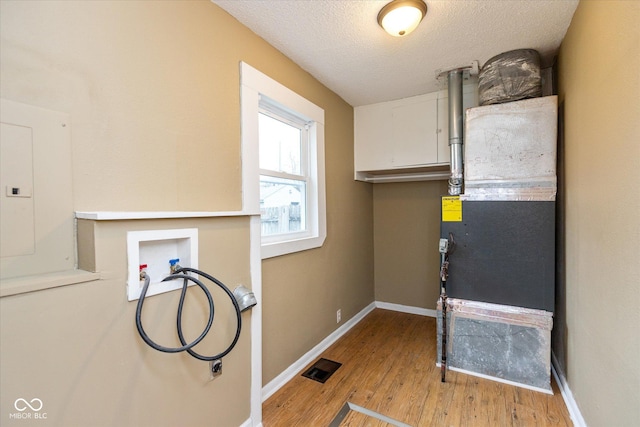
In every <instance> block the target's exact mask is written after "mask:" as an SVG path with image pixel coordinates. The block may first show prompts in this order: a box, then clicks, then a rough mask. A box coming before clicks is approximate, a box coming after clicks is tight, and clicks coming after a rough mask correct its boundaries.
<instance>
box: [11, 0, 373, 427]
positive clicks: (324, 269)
mask: <svg viewBox="0 0 640 427" xmlns="http://www.w3.org/2000/svg"><path fill="white" fill-rule="evenodd" d="M0 19H1V22H0V30H1V36H2V38H1V49H0V55H1V70H0V85H1V86H0V88H1V93H2V97H5V98H8V99H12V100H15V101H18V102H23V103H26V104H31V105H36V106H40V107H44V108H47V109H52V110H57V111H63V112H68V113H69V114H70V116H71V121H72V123H71V126H72V152H73V159H72V160H73V191H74V209H75V210H78V211H85V210H88V211H91V210H96V211H99V210H109V211H119V210H125V211H137V210H150V211H153V210H181V211H188V210H207V211H214V210H222V211H232V210H239V209H240V208H241V170H240V167H241V159H240V112H239V71H238V70H239V62H240V61H245V62H247V63H249V64H250V65H252V66H253V67H255V68H257V69H258V70H260V71H262V72H264V73H265V74H267V75H269V76H270V77H272V78H274V79H275V80H277V81H279V82H280V83H282V84H284V85H285V86H287V87H289V88H290V89H292V90H294V91H296V92H298V93H299V94H300V95H302V96H304V97H306V98H307V99H309V100H310V101H312V102H314V103H315V104H317V105H319V106H320V107H322V108H324V109H325V151H326V165H327V170H326V175H327V183H326V187H327V210H328V211H327V220H328V236H327V240H326V243H325V245H324V247H322V248H320V249H315V250H310V251H305V252H303V253H300V254H295V255H288V256H283V257H279V258H275V259H270V260H268V261H265V262H264V272H263V279H264V280H263V301H261V302H260V303H261V304H262V308H263V316H264V328H263V340H264V366H265V379H266V380H268V379H270V378H272V377H274V376H275V375H277V374H278V373H279V372H280V371H282V370H283V369H285V368H287V367H288V366H289V365H290V364H291V363H292V362H293V361H295V360H296V359H298V358H299V357H300V356H301V355H302V354H304V353H305V352H306V351H308V349H309V348H311V347H313V346H314V345H315V344H317V343H318V342H319V341H320V340H322V339H323V338H325V337H326V336H327V335H328V334H329V333H330V332H332V331H333V330H335V328H336V327H337V326H339V325H337V324H336V322H335V312H336V310H337V309H341V310H342V317H343V321H345V320H347V319H349V318H350V317H351V316H353V315H354V314H355V313H357V312H358V311H360V310H361V309H362V308H364V307H365V306H366V305H367V304H369V303H371V302H372V301H373V231H372V230H373V218H372V188H371V185H369V184H363V183H356V182H354V181H353V109H352V108H351V106H349V105H348V104H347V103H345V102H344V101H343V100H342V99H340V98H339V97H338V96H337V95H335V94H334V93H332V92H331V91H329V90H328V89H327V88H325V87H324V86H323V85H321V84H320V83H319V82H317V81H316V80H315V79H314V78H313V77H311V76H310V75H309V74H308V73H306V72H304V71H303V70H302V69H300V68H299V67H298V66H297V65H296V64H294V63H293V62H291V61H290V60H289V59H288V58H286V57H285V56H283V55H282V54H281V53H279V52H278V51H276V50H275V49H274V48H273V47H271V46H269V45H268V44H267V43H265V42H264V40H262V39H261V38H259V37H257V36H256V35H255V34H253V33H252V32H250V31H249V30H248V29H247V28H245V27H244V26H242V25H240V24H239V23H238V22H237V21H236V20H235V19H234V18H232V17H231V16H229V15H228V14H226V13H225V12H224V11H222V10H221V9H219V8H218V7H217V6H215V5H214V4H212V3H211V2H209V1H206V0H205V1H163V2H148V1H129V2H121V1H100V2H95V1H92V2H86V1H84V2H71V1H44V2H35V1H29V2H24V1H4V0H3V1H2V2H0ZM185 225H188V226H191V227H193V226H195V227H198V228H199V229H200V230H201V237H200V267H202V268H203V269H205V270H210V272H211V273H212V274H214V275H215V276H217V277H218V278H219V279H221V280H222V281H223V282H225V283H227V284H228V285H229V286H233V285H235V284H236V283H240V282H244V283H247V282H248V281H249V266H248V259H249V251H248V238H249V237H248V229H249V226H248V220H247V219H246V218H236V219H233V218H219V219H211V220H205V219H200V220H170V221H146V220H143V221H122V222H118V221H116V222H112V221H107V222H100V223H98V224H97V225H96V226H95V228H94V227H93V225H87V224H84V226H83V227H82V230H83V231H84V232H85V233H86V232H87V230H89V231H91V230H93V231H94V232H95V245H96V252H95V253H94V254H85V255H87V256H86V257H84V258H83V259H86V260H89V261H90V263H93V262H94V261H95V264H96V265H97V267H98V270H101V273H102V275H103V279H102V280H100V281H97V282H92V283H87V284H83V285H74V286H68V287H62V288H56V289H51V290H46V291H41V292H35V293H30V294H23V295H17V296H10V297H5V298H2V300H1V301H0V304H1V311H0V314H1V316H2V322H1V325H0V327H1V328H2V329H1V340H2V342H1V346H0V347H1V351H2V376H1V378H0V381H1V386H2V389H1V392H0V395H1V396H2V402H1V403H0V404H1V406H0V408H1V410H2V420H1V421H0V422H1V423H2V424H3V425H5V423H8V421H7V418H6V417H7V414H8V413H9V412H10V411H12V410H13V409H12V407H13V402H14V401H15V399H17V398H19V397H23V396H24V397H25V398H28V397H38V398H41V399H42V400H43V402H44V404H45V405H46V407H47V414H48V418H47V420H46V421H44V420H42V423H40V424H39V425H205V424H209V425H210V424H211V423H213V424H214V425H224V426H234V425H239V424H240V423H242V422H244V421H245V420H246V419H248V418H249V398H250V395H249V375H250V366H249V364H250V360H249V359H250V357H249V354H250V332H251V331H250V330H249V321H248V320H249V318H250V317H249V316H250V315H249V314H244V315H243V316H244V319H245V320H246V322H245V326H244V329H243V335H242V338H241V342H240V343H239V344H238V347H237V348H236V349H235V350H234V351H233V353H232V354H230V355H229V356H227V357H226V358H225V368H224V374H223V376H222V377H220V378H219V379H217V380H215V381H213V382H209V381H208V379H207V378H208V377H207V376H206V368H205V366H204V365H206V364H204V362H199V361H196V360H195V359H192V358H190V357H189V356H187V355H170V354H164V353H159V352H156V351H153V350H151V349H150V348H147V347H146V346H145V345H144V344H143V343H142V342H141V340H140V338H139V337H138V336H137V335H136V334H137V332H136V331H135V328H134V317H133V311H134V309H135V304H134V303H129V302H127V301H126V298H125V271H126V267H127V262H126V251H125V249H124V246H123V245H124V236H125V232H126V231H127V230H131V229H136V230H137V229H146V228H179V227H182V226H185ZM90 241H91V239H88V240H87V242H90ZM229 242H234V244H232V245H231V246H230V248H229V249H228V250H227V243H229ZM81 250H85V249H84V247H83V248H82V249H81ZM248 284H249V283H248ZM175 298H176V296H175V295H169V294H167V295H165V296H157V297H153V298H152V299H151V300H150V301H149V306H148V308H149V312H148V316H149V317H150V318H151V319H153V320H156V319H157V320H158V326H157V327H158V328H160V327H161V326H163V325H166V326H167V328H166V329H167V331H166V332H163V333H162V335H160V334H161V333H160V332H158V334H159V335H158V339H159V340H162V339H163V338H167V339H171V338H172V337H173V336H174V335H172V332H169V331H170V330H171V328H170V327H169V326H168V324H169V323H171V322H170V321H169V320H167V319H170V318H172V317H173V316H175V311H174V310H175V308H174V306H173V303H175ZM223 319H224V317H223ZM227 320H228V319H227ZM165 322H168V323H165ZM189 324H190V325H195V324H199V322H198V319H193V320H192V321H190V322H189ZM154 325H155V324H154ZM232 326H233V322H232V321H222V322H221V323H220V324H218V326H217V327H218V328H220V329H219V330H220V331H222V330H225V331H226V330H227V329H229V328H232ZM150 327H151V326H150ZM214 328H215V326H214ZM163 330H165V329H163ZM224 333H226V332H224ZM220 334H223V332H220ZM174 339H175V338H174ZM212 345H213V344H212ZM206 350H207V349H206V348H205V349H204V350H203V352H205V351H206ZM209 350H211V349H209ZM16 423H18V421H16Z"/></svg>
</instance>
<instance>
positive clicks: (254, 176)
mask: <svg viewBox="0 0 640 427" xmlns="http://www.w3.org/2000/svg"><path fill="white" fill-rule="evenodd" d="M241 73H242V75H241V78H242V95H241V102H242V134H243V168H249V170H248V171H245V172H244V173H243V176H244V178H243V179H246V180H249V181H251V182H252V183H253V182H255V186H252V185H248V186H247V187H248V188H254V189H256V190H254V191H253V192H250V194H248V195H246V196H245V201H244V203H246V204H249V205H252V206H255V205H254V203H256V202H257V203H259V212H260V219H261V230H262V233H261V237H262V258H270V257H274V256H278V255H284V254H288V253H292V252H298V251H302V250H306V249H312V248H316V247H320V246H322V244H323V242H324V239H325V237H326V213H325V191H324V111H323V110H322V109H321V108H319V107H317V106H316V105H314V104H313V103H311V102H310V101H308V100H306V99H305V98H303V97H301V96H300V95H298V94H296V93H295V92H293V91H291V90H289V89H288V88H286V87H284V86H282V85H281V84H279V83H278V82H276V81H274V80H272V79H270V78H269V77H267V76H266V75H264V74H262V73H260V72H259V71H257V70H255V69H254V68H252V67H250V66H249V65H247V64H245V63H242V64H241ZM245 157H249V158H245ZM253 169H255V170H253ZM258 187H259V188H258ZM247 198H248V199H249V200H247ZM256 199H257V200H256Z"/></svg>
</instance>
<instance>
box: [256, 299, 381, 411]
mask: <svg viewBox="0 0 640 427" xmlns="http://www.w3.org/2000/svg"><path fill="white" fill-rule="evenodd" d="M374 308H376V304H375V303H371V304H369V305H368V306H366V307H365V308H364V309H362V310H361V311H360V312H359V313H358V314H356V315H355V316H353V317H352V318H351V319H349V320H348V321H346V322H345V323H344V324H343V325H342V326H340V327H339V328H338V329H336V330H335V331H333V333H331V335H329V336H328V337H326V338H325V339H323V340H322V341H321V342H320V343H319V344H318V345H316V346H315V347H313V348H312V349H311V350H309V351H308V352H307V353H306V354H304V355H303V356H302V357H301V358H300V359H298V360H297V361H295V362H294V363H293V364H292V365H291V366H289V367H288V368H287V369H285V370H284V371H283V372H282V373H281V374H280V375H278V376H277V377H275V378H274V379H273V380H271V381H269V383H268V384H267V385H265V386H264V387H262V401H263V402H264V401H265V400H267V399H268V398H269V397H271V395H273V393H275V392H276V391H278V390H279V389H280V388H281V387H282V386H284V385H285V384H286V383H287V382H289V381H290V380H291V379H292V378H293V377H295V376H296V375H297V374H298V372H300V371H301V370H302V369H304V367H305V366H307V365H308V364H309V363H311V362H313V361H314V360H315V359H316V358H317V357H319V356H320V354H322V352H323V351H325V350H326V349H327V348H329V346H330V345H331V344H333V343H334V342H336V341H337V340H338V339H339V338H340V337H341V336H342V335H344V334H345V333H347V331H349V329H351V328H353V327H354V326H355V325H356V324H357V323H358V322H360V321H361V320H362V319H363V318H364V317H365V316H366V315H367V314H369V313H370V312H371V311H373V309H374Z"/></svg>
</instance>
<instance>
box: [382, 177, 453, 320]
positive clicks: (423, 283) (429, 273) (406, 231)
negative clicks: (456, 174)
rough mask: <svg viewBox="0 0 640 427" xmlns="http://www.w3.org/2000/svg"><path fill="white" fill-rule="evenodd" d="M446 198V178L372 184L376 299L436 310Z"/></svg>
mask: <svg viewBox="0 0 640 427" xmlns="http://www.w3.org/2000/svg"><path fill="white" fill-rule="evenodd" d="M446 194H447V181H446V180H444V181H425V182H409V183H394V184H376V185H374V193H373V195H374V199H373V212H374V213H373V218H374V230H375V232H374V247H375V262H374V265H375V295H376V301H382V302H389V303H394V304H401V305H407V306H411V307H420V308H427V309H431V310H435V308H436V301H437V300H438V296H439V295H440V282H439V278H438V277H439V270H440V259H439V255H438V240H439V238H440V200H441V199H440V197H441V196H443V195H446Z"/></svg>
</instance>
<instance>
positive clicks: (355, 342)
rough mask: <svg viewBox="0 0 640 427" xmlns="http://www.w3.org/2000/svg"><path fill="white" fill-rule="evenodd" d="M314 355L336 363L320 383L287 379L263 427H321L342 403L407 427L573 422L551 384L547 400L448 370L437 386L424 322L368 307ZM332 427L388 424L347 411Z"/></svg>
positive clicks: (266, 407) (429, 330)
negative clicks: (363, 315)
mask: <svg viewBox="0 0 640 427" xmlns="http://www.w3.org/2000/svg"><path fill="white" fill-rule="evenodd" d="M321 357H324V358H325V359H329V360H333V361H336V362H339V363H342V366H341V367H340V368H339V369H338V370H337V371H336V372H335V373H334V374H333V376H331V377H330V378H329V379H328V380H327V381H326V382H325V383H324V384H322V383H319V382H317V381H313V380H311V379H308V378H305V377H302V376H301V375H297V376H296V377H295V378H293V379H292V380H291V381H289V382H288V383H287V384H286V385H285V386H284V387H282V388H281V389H280V390H278V391H277V392H276V393H274V395H273V396H271V397H270V398H269V399H268V400H267V401H266V402H265V403H264V404H263V426H264V427H280V426H282V427H293V426H304V427H316V426H318V427H326V426H328V425H329V424H330V423H331V421H332V420H333V418H334V417H335V416H336V414H337V413H338V411H339V410H340V409H341V408H342V406H343V405H344V404H345V403H346V402H351V403H353V404H355V405H359V406H361V407H363V408H366V409H368V410H371V411H375V412H377V413H380V414H383V415H385V416H387V417H390V418H392V419H395V420H398V421H400V422H403V423H406V424H409V425H411V426H415V427H422V426H465V427H466V426H479V427H482V426H491V427H495V426H527V427H529V426H540V427H544V426H572V425H573V424H572V423H571V419H570V417H569V413H568V411H567V408H566V406H565V404H564V401H563V400H562V396H561V394H560V392H559V390H558V387H557V385H556V384H555V382H552V388H553V392H554V395H553V396H551V395H547V394H544V393H540V392H535V391H532V390H528V389H524V388H521V387H515V386H510V385H506V384H502V383H498V382H495V381H491V380H485V379H482V378H478V377H474V376H470V375H465V374H462V373H459V372H454V371H449V372H447V382H446V383H442V382H440V369H439V368H437V367H436V365H435V361H436V323H435V319H434V318H431V317H425V316H419V315H414V314H407V313H398V312H394V311H388V310H382V309H375V310H374V311H372V312H371V313H369V314H368V315H367V316H366V317H365V318H364V319H363V320H362V321H360V323H358V324H357V325H356V326H354V327H353V328H352V329H351V330H350V331H349V332H347V333H346V334H345V335H344V336H343V337H342V338H340V339H339V340H338V341H337V342H336V343H334V344H333V345H332V346H331V347H329V348H328V349H327V350H326V351H325V352H324V353H323V354H322V355H321ZM314 362H315V361H314ZM308 368H309V366H307V367H305V369H304V370H306V369H308ZM304 370H303V371H302V372H304ZM340 426H341V427H342V426H350V427H355V426H358V427H364V426H390V425H389V424H387V423H385V422H383V421H380V420H377V419H375V418H373V417H369V416H366V415H364V414H360V413H357V412H354V411H351V412H350V413H349V414H348V415H347V417H345V419H344V420H343V421H342V422H341V423H340Z"/></svg>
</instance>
